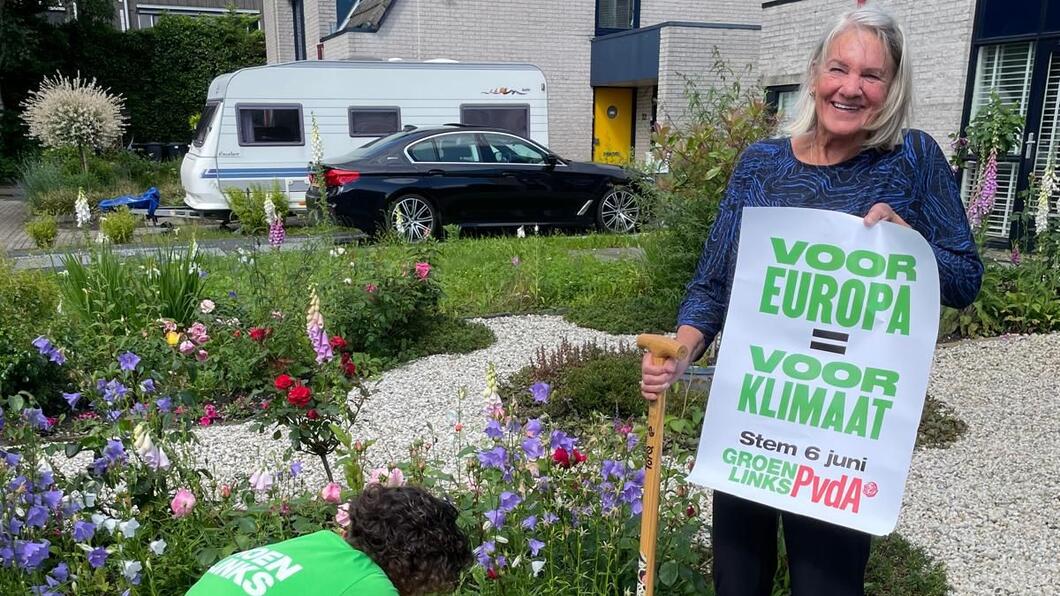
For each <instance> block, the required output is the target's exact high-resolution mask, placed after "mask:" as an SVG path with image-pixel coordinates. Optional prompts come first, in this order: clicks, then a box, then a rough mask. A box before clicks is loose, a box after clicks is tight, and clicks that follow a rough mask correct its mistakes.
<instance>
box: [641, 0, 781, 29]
mask: <svg viewBox="0 0 1060 596" xmlns="http://www.w3.org/2000/svg"><path fill="white" fill-rule="evenodd" d="M761 20H762V3H761V1H756V0H641V2H640V26H641V27H648V26H650V25H656V24H658V23H662V22H665V21H695V22H698V23H741V24H748V25H757V24H758V23H759V22H761Z"/></svg>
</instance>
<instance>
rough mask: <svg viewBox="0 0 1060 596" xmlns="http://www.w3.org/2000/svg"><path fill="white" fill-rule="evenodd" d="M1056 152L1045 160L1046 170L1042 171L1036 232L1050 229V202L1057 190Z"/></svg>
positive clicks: (1036, 213) (1035, 224) (1035, 220)
mask: <svg viewBox="0 0 1060 596" xmlns="http://www.w3.org/2000/svg"><path fill="white" fill-rule="evenodd" d="M1054 156H1055V153H1050V154H1049V158H1048V160H1047V161H1046V162H1045V171H1044V172H1042V181H1041V184H1040V187H1039V190H1038V208H1037V210H1036V211H1035V213H1034V233H1035V234H1044V233H1045V231H1046V230H1048V229H1049V202H1050V201H1052V198H1053V193H1054V192H1056V188H1057V178H1056V170H1055V169H1054V166H1053V157H1054Z"/></svg>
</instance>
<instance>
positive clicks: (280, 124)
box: [236, 104, 305, 145]
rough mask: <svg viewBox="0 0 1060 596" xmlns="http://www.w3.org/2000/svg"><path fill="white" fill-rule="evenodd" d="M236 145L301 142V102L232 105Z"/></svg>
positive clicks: (293, 143) (302, 141) (296, 143)
mask: <svg viewBox="0 0 1060 596" xmlns="http://www.w3.org/2000/svg"><path fill="white" fill-rule="evenodd" d="M236 112H237V113H238V114H239V119H238V121H239V144H240V145H304V144H305V140H304V139H305V135H304V134H303V133H302V106H301V105H299V104H294V105H275V106H247V105H240V106H236Z"/></svg>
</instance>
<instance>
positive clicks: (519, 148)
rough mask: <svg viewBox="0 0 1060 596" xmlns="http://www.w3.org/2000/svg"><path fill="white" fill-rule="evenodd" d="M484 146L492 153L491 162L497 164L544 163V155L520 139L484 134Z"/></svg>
mask: <svg viewBox="0 0 1060 596" xmlns="http://www.w3.org/2000/svg"><path fill="white" fill-rule="evenodd" d="M483 136H484V137H485V138H486V144H487V145H488V146H489V148H490V149H491V150H492V151H493V161H496V162H498V163H526V164H543V163H545V153H544V151H541V150H540V149H538V148H537V147H534V146H533V145H531V144H530V143H527V142H526V141H523V140H522V139H519V138H516V137H512V136H508V135H499V134H491V133H486V134H484V135H483Z"/></svg>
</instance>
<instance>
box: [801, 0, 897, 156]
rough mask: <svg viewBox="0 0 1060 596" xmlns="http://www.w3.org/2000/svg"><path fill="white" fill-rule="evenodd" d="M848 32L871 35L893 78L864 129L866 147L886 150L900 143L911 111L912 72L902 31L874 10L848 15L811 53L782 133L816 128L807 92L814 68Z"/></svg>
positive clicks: (892, 20)
mask: <svg viewBox="0 0 1060 596" xmlns="http://www.w3.org/2000/svg"><path fill="white" fill-rule="evenodd" d="M851 29H860V30H863V31H867V32H870V33H874V34H875V35H876V37H877V38H878V39H879V40H880V43H881V44H883V47H884V48H886V50H887V54H888V56H889V57H890V61H891V64H892V65H894V77H893V78H892V79H891V81H890V86H889V88H888V91H887V99H886V100H885V101H884V103H883V108H882V109H881V110H880V112H879V114H877V115H876V118H874V119H873V120H872V122H869V123H868V124H867V125H866V126H865V128H866V130H868V131H869V135H868V137H867V138H866V139H865V144H864V146H865V148H872V149H882V150H885V151H889V150H891V149H893V148H894V147H895V146H896V145H900V144H901V143H902V131H903V130H904V129H905V127H906V126H907V123H908V122H909V119H910V118H911V117H912V112H913V73H912V68H911V67H910V65H909V60H908V59H907V58H908V54H907V53H906V43H905V32H903V31H902V26H901V25H899V24H898V21H897V20H895V18H894V17H892V16H891V15H890V14H888V13H886V12H884V11H883V10H881V9H879V8H876V7H865V8H859V9H857V10H854V11H851V12H848V13H847V14H845V15H843V16H842V17H840V18H839V20H838V21H836V23H835V25H834V26H833V27H832V29H831V30H830V31H828V32H827V33H826V34H825V35H824V36H823V37H821V39H820V41H818V42H817V45H816V46H815V47H814V49H813V53H812V54H810V61H809V63H808V64H807V66H806V71H805V72H804V73H803V79H802V85H801V88H800V90H799V98H798V101H797V102H796V104H795V117H794V118H793V119H792V121H791V124H789V125H788V126H787V129H786V131H785V132H787V133H788V134H790V135H791V136H795V135H799V134H803V133H807V132H810V131H811V130H814V128H815V127H816V126H817V110H816V106H815V104H814V98H813V96H811V95H810V89H811V86H812V85H813V81H814V79H815V77H816V76H817V68H818V67H819V66H820V65H821V63H822V62H823V61H824V57H825V55H826V54H827V53H828V48H829V47H831V45H832V42H833V41H835V39H836V38H837V37H839V36H840V35H841V34H843V33H844V32H846V31H849V30H851Z"/></svg>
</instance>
